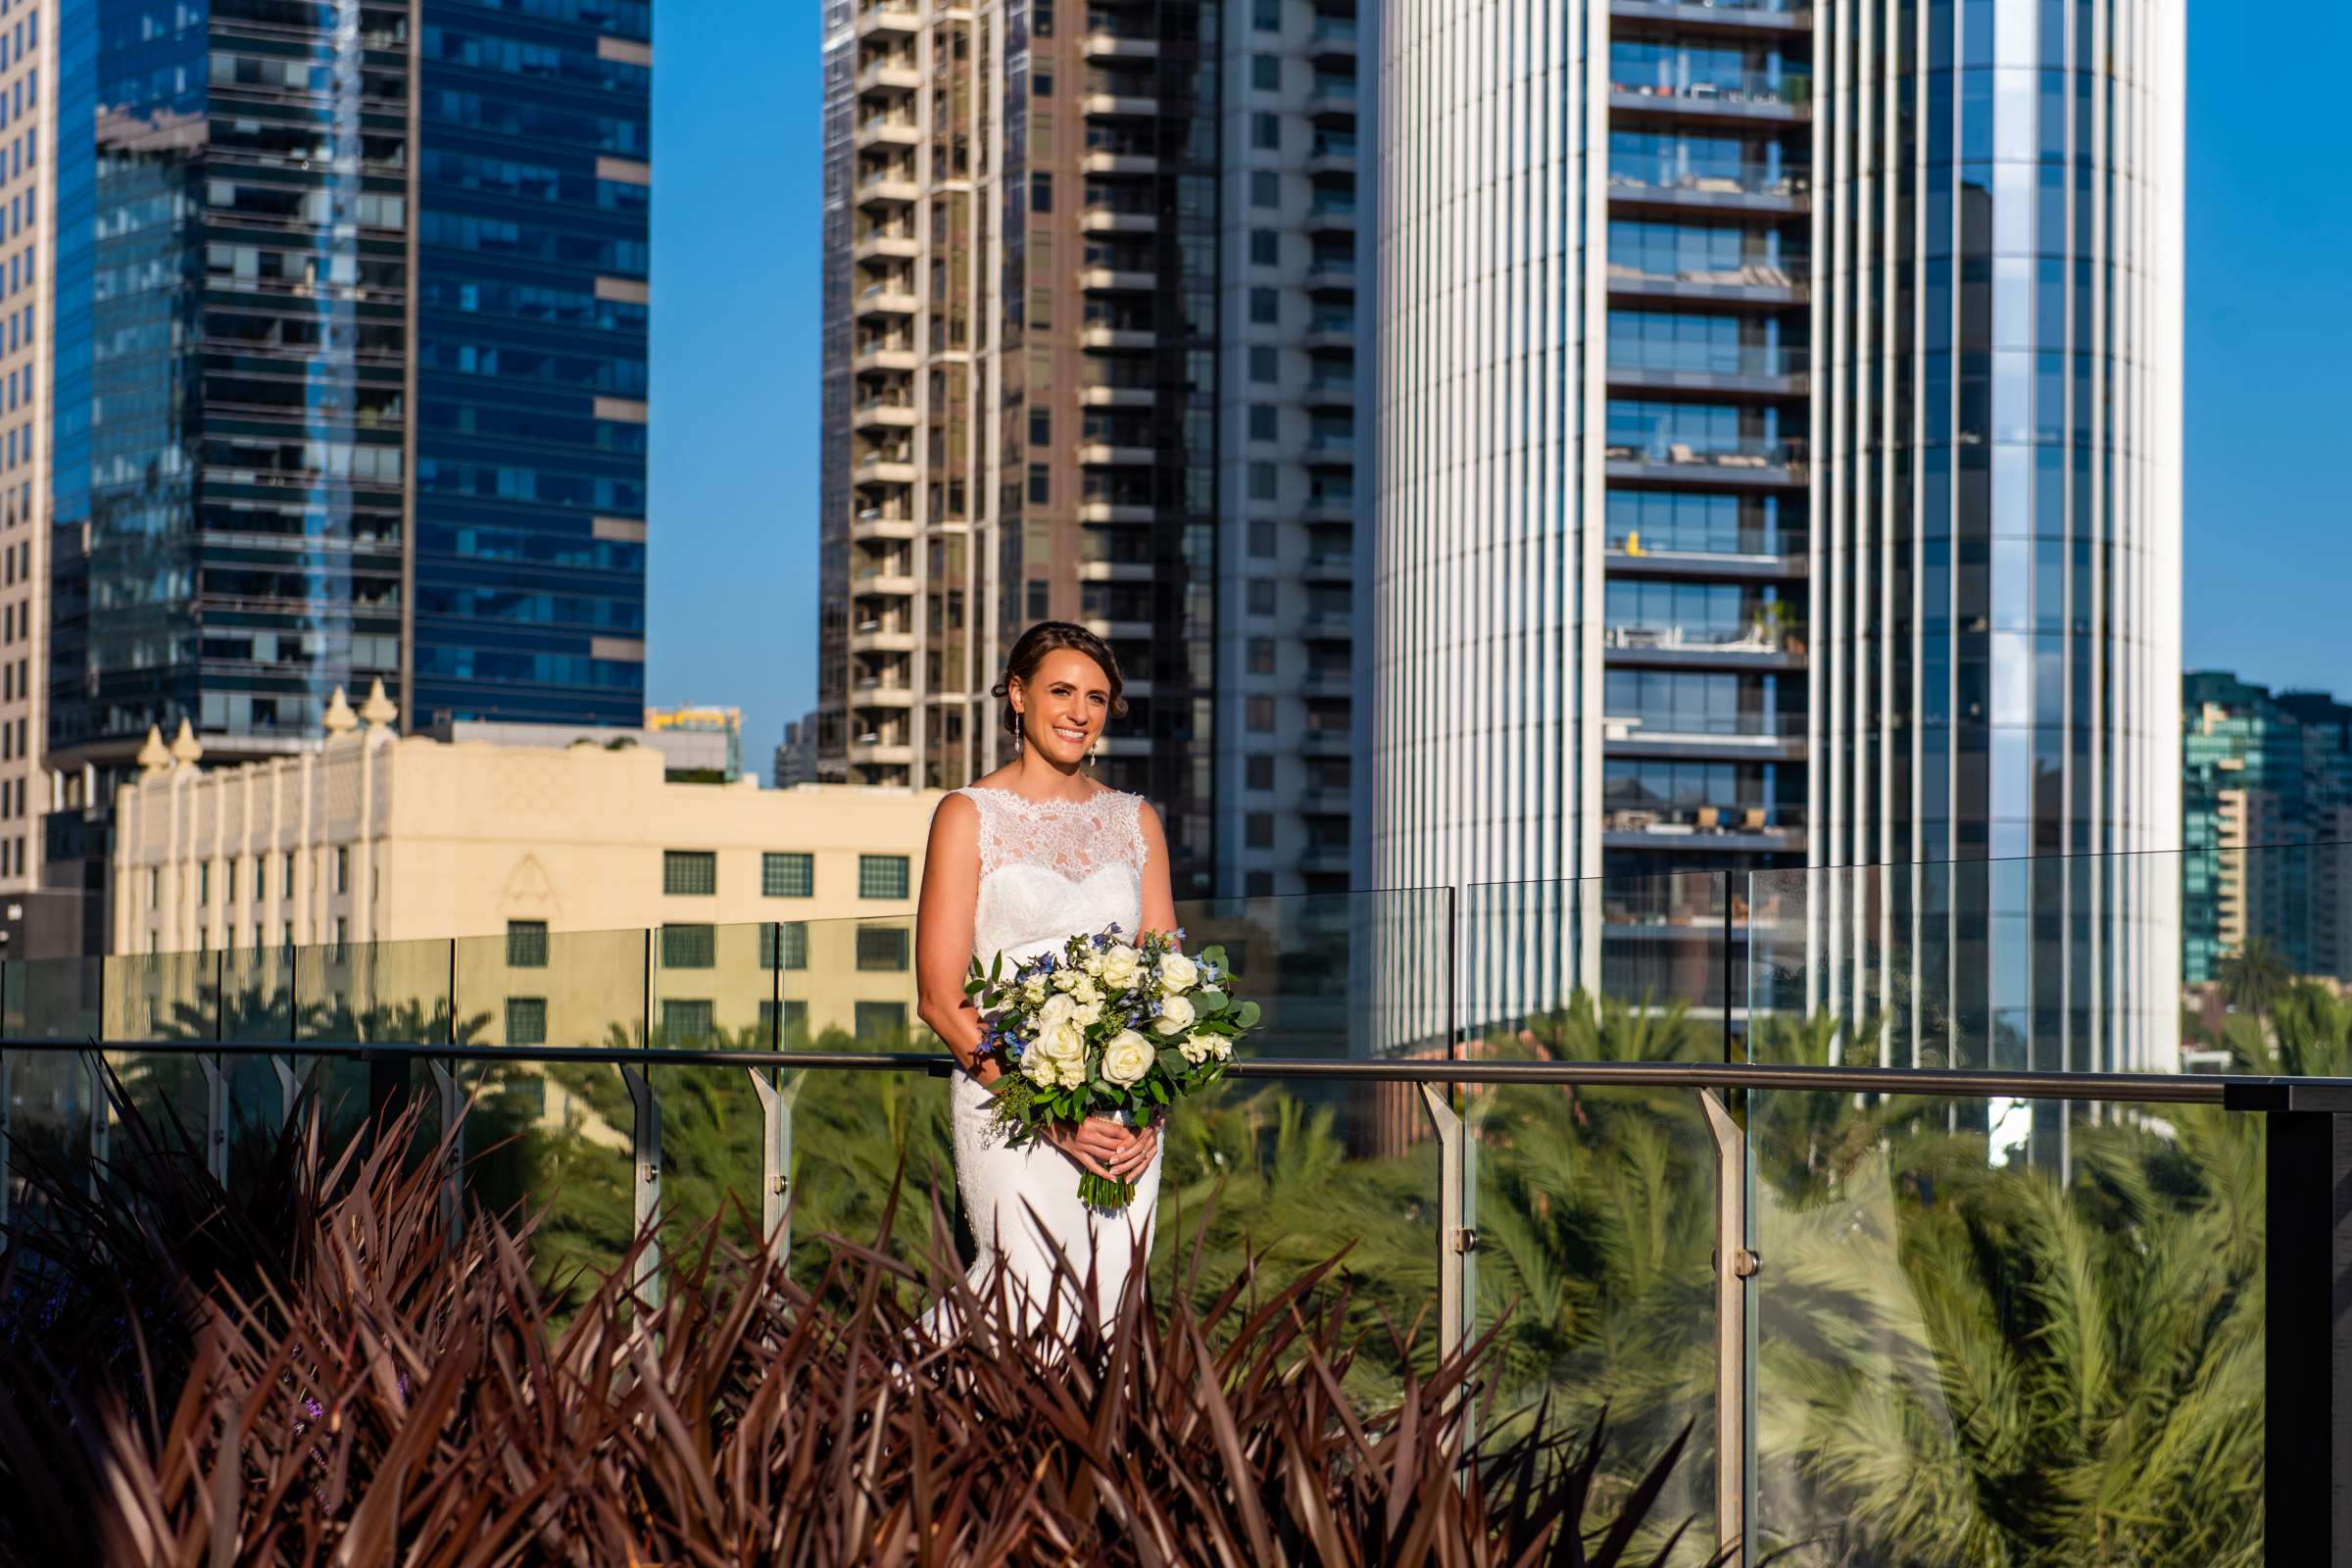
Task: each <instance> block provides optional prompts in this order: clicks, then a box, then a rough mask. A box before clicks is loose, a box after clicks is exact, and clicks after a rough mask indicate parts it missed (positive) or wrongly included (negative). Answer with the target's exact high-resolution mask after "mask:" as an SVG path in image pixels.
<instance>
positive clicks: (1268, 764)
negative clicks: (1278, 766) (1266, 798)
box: [1242, 752, 1274, 790]
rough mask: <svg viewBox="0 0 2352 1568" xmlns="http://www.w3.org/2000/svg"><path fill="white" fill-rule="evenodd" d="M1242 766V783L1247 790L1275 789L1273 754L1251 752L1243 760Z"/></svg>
mask: <svg viewBox="0 0 2352 1568" xmlns="http://www.w3.org/2000/svg"><path fill="white" fill-rule="evenodd" d="M1242 766H1243V770H1244V775H1243V779H1242V783H1243V786H1244V787H1245V788H1247V789H1253V790H1270V789H1272V788H1273V787H1274V754H1273V753H1271V752H1251V753H1250V755H1249V756H1248V757H1247V758H1246V759H1244V760H1243V763H1242Z"/></svg>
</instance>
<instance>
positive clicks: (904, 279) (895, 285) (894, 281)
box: [856, 269, 922, 320]
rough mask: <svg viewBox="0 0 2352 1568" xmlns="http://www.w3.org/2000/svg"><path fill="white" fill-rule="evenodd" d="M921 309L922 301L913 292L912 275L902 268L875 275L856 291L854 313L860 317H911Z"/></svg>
mask: <svg viewBox="0 0 2352 1568" xmlns="http://www.w3.org/2000/svg"><path fill="white" fill-rule="evenodd" d="M921 309H922V301H921V300H919V299H917V298H916V297H915V293H914V277H913V275H912V273H910V272H908V271H906V270H896V269H894V270H891V271H889V272H887V273H884V274H883V275H881V276H879V277H875V278H873V280H872V281H870V282H868V283H867V284H865V286H864V287H862V288H860V289H859V290H858V301H857V310H856V314H857V315H858V317H859V318H860V319H877V320H878V319H887V318H890V317H912V316H913V315H915V314H916V313H917V312H918V311H920V310H921Z"/></svg>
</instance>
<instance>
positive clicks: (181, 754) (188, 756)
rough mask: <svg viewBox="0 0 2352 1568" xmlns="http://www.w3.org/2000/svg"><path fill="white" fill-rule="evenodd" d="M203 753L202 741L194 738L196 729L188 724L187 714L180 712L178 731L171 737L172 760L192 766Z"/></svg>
mask: <svg viewBox="0 0 2352 1568" xmlns="http://www.w3.org/2000/svg"><path fill="white" fill-rule="evenodd" d="M203 755H204V742H202V741H200V740H198V739H197V738H196V731H195V730H194V729H193V728H191V727H190V726H189V724H188V720H187V715H186V714H184V713H183V714H181V715H180V720H179V733H178V734H176V735H174V736H172V760H174V761H179V762H185V763H186V764H187V765H188V766H190V767H194V766H195V765H196V760H197V759H198V758H200V757H202V756H203Z"/></svg>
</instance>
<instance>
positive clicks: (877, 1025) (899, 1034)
mask: <svg viewBox="0 0 2352 1568" xmlns="http://www.w3.org/2000/svg"><path fill="white" fill-rule="evenodd" d="M857 1019H858V1044H859V1045H861V1046H878V1045H886V1044H889V1043H890V1042H892V1041H896V1040H901V1039H904V1038H905V1037H906V1034H907V1004H905V1003H904V1002H860V1003H859V1004H858V1011H857Z"/></svg>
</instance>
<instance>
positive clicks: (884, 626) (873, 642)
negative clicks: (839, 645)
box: [850, 608, 914, 654]
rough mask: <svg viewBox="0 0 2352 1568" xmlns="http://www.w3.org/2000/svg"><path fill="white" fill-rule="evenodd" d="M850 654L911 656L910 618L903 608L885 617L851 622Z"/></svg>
mask: <svg viewBox="0 0 2352 1568" xmlns="http://www.w3.org/2000/svg"><path fill="white" fill-rule="evenodd" d="M850 652H851V653H853V654H911V653H913V652H914V620H913V617H912V616H911V615H909V614H908V613H907V612H906V610H905V609H904V608H901V609H899V610H895V611H893V612H891V613H888V614H881V615H867V616H865V617H863V618H853V619H852V620H851V621H850Z"/></svg>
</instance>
